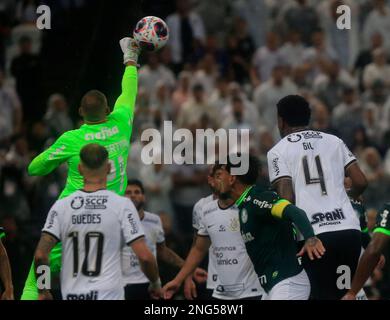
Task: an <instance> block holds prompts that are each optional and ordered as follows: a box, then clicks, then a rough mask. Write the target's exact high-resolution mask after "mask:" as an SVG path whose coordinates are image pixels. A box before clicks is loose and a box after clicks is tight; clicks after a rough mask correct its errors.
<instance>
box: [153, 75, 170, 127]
mask: <svg viewBox="0 0 390 320" xmlns="http://www.w3.org/2000/svg"><path fill="white" fill-rule="evenodd" d="M170 93H171V90H170V88H169V87H168V86H167V84H166V83H165V81H164V80H158V81H157V83H156V92H155V94H154V95H153V96H152V98H151V99H150V112H151V118H150V119H149V122H153V123H154V124H155V126H156V127H157V128H159V127H160V126H161V125H162V122H163V121H166V120H171V119H172V112H173V110H172V100H171V94H170ZM158 119H159V120H158ZM157 120H158V121H157Z"/></svg>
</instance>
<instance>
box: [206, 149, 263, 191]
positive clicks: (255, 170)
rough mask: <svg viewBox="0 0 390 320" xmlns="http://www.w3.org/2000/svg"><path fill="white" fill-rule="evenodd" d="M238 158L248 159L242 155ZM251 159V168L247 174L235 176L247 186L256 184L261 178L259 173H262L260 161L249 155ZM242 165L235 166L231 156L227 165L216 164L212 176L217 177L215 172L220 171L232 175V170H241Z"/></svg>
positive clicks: (238, 155)
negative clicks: (222, 170)
mask: <svg viewBox="0 0 390 320" xmlns="http://www.w3.org/2000/svg"><path fill="white" fill-rule="evenodd" d="M237 157H240V158H241V159H243V158H246V157H242V156H241V154H240V153H238V154H237ZM247 158H248V159H249V167H248V171H247V172H246V173H245V174H242V175H234V176H236V177H237V179H238V180H239V181H240V182H241V183H243V184H246V185H252V184H255V183H256V181H257V179H258V177H259V171H260V161H259V160H258V159H257V158H256V157H255V156H253V155H249V156H248V157H247ZM240 165H241V164H240V163H238V164H234V163H233V162H232V161H231V155H229V156H228V157H227V163H226V164H224V163H220V162H216V163H215V165H214V167H213V172H212V175H213V176H214V175H215V172H216V171H217V170H218V169H225V170H226V171H227V172H229V173H230V174H232V173H231V169H232V168H240ZM232 175H233V174H232Z"/></svg>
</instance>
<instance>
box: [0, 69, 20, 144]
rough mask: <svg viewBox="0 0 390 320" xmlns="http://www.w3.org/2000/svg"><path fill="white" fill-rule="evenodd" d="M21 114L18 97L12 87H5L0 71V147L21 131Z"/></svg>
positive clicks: (0, 71) (2, 74)
mask: <svg viewBox="0 0 390 320" xmlns="http://www.w3.org/2000/svg"><path fill="white" fill-rule="evenodd" d="M22 114H23V113H22V106H21V104H20V100H19V97H18V95H17V94H16V92H15V90H13V88H12V87H10V86H6V85H5V77H4V73H3V71H2V70H1V69H0V145H2V146H5V145H6V144H7V142H9V140H10V138H11V136H12V135H14V134H17V133H18V132H19V131H20V130H21V125H22ZM0 148H1V147H0Z"/></svg>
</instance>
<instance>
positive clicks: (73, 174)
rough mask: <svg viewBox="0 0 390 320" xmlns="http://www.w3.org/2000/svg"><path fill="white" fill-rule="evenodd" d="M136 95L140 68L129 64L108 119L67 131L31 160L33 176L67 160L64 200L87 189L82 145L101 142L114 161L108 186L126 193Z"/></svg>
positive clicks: (41, 174) (48, 171)
mask: <svg viewBox="0 0 390 320" xmlns="http://www.w3.org/2000/svg"><path fill="white" fill-rule="evenodd" d="M136 96H137V69H136V67H134V66H128V67H126V70H125V74H124V76H123V80H122V94H121V95H120V97H119V98H118V100H117V101H116V103H115V106H114V110H113V112H112V113H111V114H110V115H109V116H108V117H107V121H105V122H103V123H99V124H93V125H91V124H84V125H83V126H81V127H80V128H79V129H77V130H71V131H68V132H65V133H64V134H63V135H61V136H60V137H59V138H58V139H57V141H56V142H55V143H54V144H53V145H52V146H51V147H49V148H48V149H47V150H45V151H44V152H43V153H41V154H40V155H39V156H37V157H36V158H35V159H34V160H33V161H32V162H31V164H30V165H29V167H28V173H29V174H30V175H32V176H44V175H47V174H49V173H50V172H52V171H53V170H54V169H56V168H57V167H58V166H59V165H60V164H62V163H64V162H66V163H67V164H68V178H67V180H66V186H65V189H64V190H63V191H62V193H61V195H60V199H61V198H64V197H66V196H68V195H70V194H72V193H73V192H75V191H77V190H79V189H82V188H83V178H82V177H81V176H80V174H79V171H78V165H79V163H80V150H81V148H82V147H83V146H85V145H86V144H89V143H98V144H100V145H102V146H104V147H105V148H106V149H107V151H108V153H109V160H110V163H111V172H110V174H109V176H108V181H107V189H108V190H112V191H114V192H116V193H117V194H120V195H123V194H124V192H125V189H126V185H127V176H126V166H127V158H128V154H129V148H130V136H131V132H132V122H133V115H134V104H135V99H136Z"/></svg>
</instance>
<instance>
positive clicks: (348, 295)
mask: <svg viewBox="0 0 390 320" xmlns="http://www.w3.org/2000/svg"><path fill="white" fill-rule="evenodd" d="M341 300H356V295H354V294H353V293H352V292H347V293H346V294H345V296H344V297H342V298H341Z"/></svg>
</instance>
